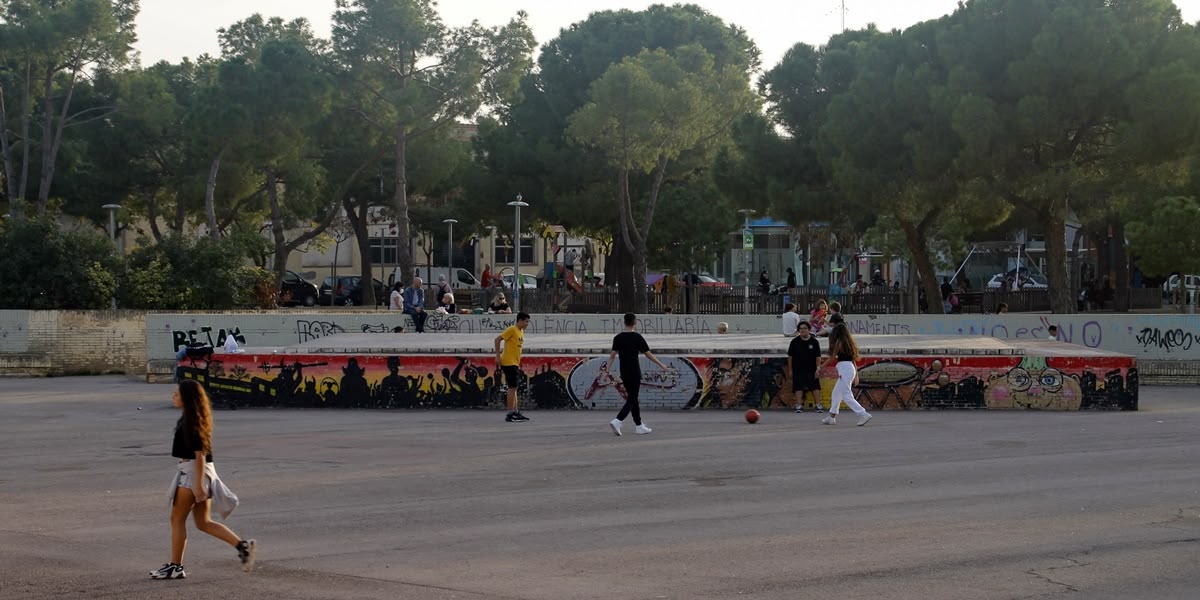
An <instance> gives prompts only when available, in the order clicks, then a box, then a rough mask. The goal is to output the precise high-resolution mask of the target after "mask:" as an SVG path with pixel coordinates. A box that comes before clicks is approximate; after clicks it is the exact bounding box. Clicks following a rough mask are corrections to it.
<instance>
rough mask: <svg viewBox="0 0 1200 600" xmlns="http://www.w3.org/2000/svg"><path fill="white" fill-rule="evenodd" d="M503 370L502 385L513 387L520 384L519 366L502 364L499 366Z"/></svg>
mask: <svg viewBox="0 0 1200 600" xmlns="http://www.w3.org/2000/svg"><path fill="white" fill-rule="evenodd" d="M500 370H501V371H504V385H507V386H508V387H510V388H515V387H517V386H519V385H521V367H518V366H516V365H503V366H501V367H500Z"/></svg>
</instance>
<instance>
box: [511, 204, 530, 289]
mask: <svg viewBox="0 0 1200 600" xmlns="http://www.w3.org/2000/svg"><path fill="white" fill-rule="evenodd" d="M508 205H509V206H511V207H513V208H515V209H516V213H517V215H516V227H515V230H514V231H513V233H514V234H515V235H513V290H512V295H513V306H515V307H517V310H520V309H521V207H523V206H529V203H528V202H523V201H522V200H521V194H517V199H516V200H513V201H512V202H509V203H508Z"/></svg>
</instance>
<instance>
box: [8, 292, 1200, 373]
mask: <svg viewBox="0 0 1200 600" xmlns="http://www.w3.org/2000/svg"><path fill="white" fill-rule="evenodd" d="M512 320H513V317H512V316H511V315H447V316H432V317H431V318H430V320H429V323H428V324H427V325H428V326H429V333H427V334H426V335H444V334H453V333H480V332H492V331H495V332H499V331H502V330H503V329H504V328H505V327H507V326H508V325H509V324H511V323H512ZM722 321H725V322H728V323H729V324H730V327H731V330H732V331H733V332H734V333H774V332H776V331H778V330H779V327H780V321H779V317H778V315H764V316H759V315H750V316H746V315H727V316H717V315H670V316H668V315H648V316H646V317H645V318H644V319H643V321H642V324H641V327H642V331H643V332H644V333H647V334H655V333H688V334H701V335H715V334H716V326H717V323H719V322H722ZM847 324H848V325H849V327H850V328H851V329H852V330H853V331H854V332H856V333H868V334H932V335H986V336H991V337H996V338H1001V339H1008V340H1020V339H1036V338H1042V337H1045V336H1046V335H1047V334H1046V330H1047V328H1048V327H1049V326H1050V325H1058V327H1059V339H1060V340H1062V341H1065V342H1070V343H1075V344H1081V345H1083V346H1086V347H1089V348H1100V349H1103V350H1111V351H1114V352H1122V353H1125V354H1131V355H1133V356H1135V357H1137V358H1138V360H1139V364H1140V365H1141V367H1142V374H1143V377H1144V378H1145V379H1144V380H1143V381H1144V382H1147V383H1148V382H1152V381H1153V382H1154V383H1159V382H1160V381H1159V380H1158V379H1157V375H1158V374H1159V373H1162V375H1163V379H1162V383H1171V382H1178V383H1195V382H1196V381H1200V367H1191V366H1188V365H1200V315H1176V314H1157V315H1142V314H1137V315H1115V314H1080V315H1026V314H1019V315H1018V314H1009V315H945V316H942V315H938V316H928V315H847ZM397 325H404V326H406V327H410V326H411V321H410V320H409V318H408V317H406V316H404V315H397V314H395V313H389V312H386V311H340V310H314V311H308V312H299V311H270V312H214V313H150V314H146V313H143V312H139V311H23V310H2V311H0V358H4V360H5V361H7V362H0V375H4V374H13V375H16V374H19V375H28V374H30V373H31V372H37V373H38V374H63V373H73V372H101V373H103V372H125V373H133V374H142V373H147V372H148V369H147V366H148V365H153V364H157V365H162V367H160V370H163V371H164V373H169V369H168V368H166V365H170V364H173V361H174V355H175V350H176V348H178V347H179V345H180V344H183V343H186V342H188V341H191V340H197V339H199V340H205V341H212V343H213V344H214V345H217V346H219V345H221V344H223V343H224V341H225V337H226V336H228V335H233V336H235V337H236V338H237V339H238V341H239V342H240V343H242V344H243V345H245V346H249V347H250V348H253V347H256V346H289V345H294V344H297V343H302V342H306V341H311V340H313V339H317V338H320V337H324V336H328V335H332V334H335V333H341V332H360V333H361V332H381V333H382V332H386V331H391V329H392V328H393V327H395V326H397ZM620 329H621V325H620V315H582V314H580V315H576V314H549V315H534V319H533V323H532V324H531V327H530V331H529V332H530V335H537V334H541V333H615V332H617V331H619V330H620ZM22 357H23V358H22ZM42 360H46V361H49V365H50V366H49V367H44V368H43V367H40V366H38V365H40V364H42V363H41V362H39V361H42ZM22 361H24V362H22ZM31 361H32V362H31ZM18 363H19V364H18ZM1159 363H1161V368H1158V369H1156V368H1155V367H1156V366H1158V365H1159ZM10 364H11V365H15V366H10V367H6V366H5V365H10ZM1189 369H1191V370H1189Z"/></svg>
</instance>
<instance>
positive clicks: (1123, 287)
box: [1111, 219, 1129, 312]
mask: <svg viewBox="0 0 1200 600" xmlns="http://www.w3.org/2000/svg"><path fill="white" fill-rule="evenodd" d="M1112 230H1113V236H1112V240H1111V241H1112V243H1113V244H1115V248H1114V253H1115V254H1116V256H1115V257H1114V259H1113V265H1112V268H1113V279H1115V281H1113V282H1112V283H1113V288H1115V289H1114V292H1113V293H1114V295H1113V310H1115V311H1117V312H1129V254H1128V253H1127V252H1126V248H1125V223H1123V222H1122V221H1121V220H1120V219H1117V220H1114V222H1113V224H1112Z"/></svg>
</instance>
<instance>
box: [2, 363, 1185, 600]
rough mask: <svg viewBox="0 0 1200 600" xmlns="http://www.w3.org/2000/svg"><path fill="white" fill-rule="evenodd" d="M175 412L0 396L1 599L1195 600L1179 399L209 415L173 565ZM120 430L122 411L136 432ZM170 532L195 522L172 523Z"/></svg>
mask: <svg viewBox="0 0 1200 600" xmlns="http://www.w3.org/2000/svg"><path fill="white" fill-rule="evenodd" d="M171 391H172V388H171V386H168V385H147V384H144V383H138V382H136V381H133V380H131V379H129V378H126V377H119V376H113V377H78V378H60V379H19V380H2V381H0V598H2V599H9V598H13V599H17V598H20V599H26V598H34V599H36V598H59V597H69V598H112V599H122V600H126V599H151V598H154V599H157V598H255V597H258V598H301V599H309V598H312V599H317V598H338V599H341V598H366V599H372V598H380V599H383V598H387V599H394V598H402V599H405V600H444V599H452V598H453V599H463V600H482V599H506V600H517V599H520V600H562V599H591V598H595V599H639V600H640V599H648V600H649V599H681V600H682V599H709V598H712V599H726V598H751V599H760V600H768V599H769V600H783V599H787V600H794V599H797V598H805V599H822V598H839V599H846V598H889V599H890V598H899V599H940V598H946V599H955V600H961V599H976V598H978V599H993V598H994V599H1017V598H1053V597H1059V596H1064V595H1066V596H1071V595H1073V596H1077V597H1079V598H1088V599H1090V600H1094V599H1113V600H1116V599H1122V600H1127V599H1139V598H1146V599H1174V598H1181V599H1182V598H1194V597H1195V596H1196V590H1200V569H1198V568H1197V565H1198V564H1200V469H1198V468H1197V461H1198V460H1200V435H1198V432H1200V396H1198V395H1197V393H1196V391H1195V389H1194V388H1151V387H1143V388H1142V389H1141V398H1140V406H1141V408H1142V410H1140V411H1138V412H1096V413H1092V412H1085V413H1042V412H995V411H945V412H935V411H914V412H880V413H877V414H876V418H875V419H874V420H873V421H871V423H870V424H869V425H868V426H866V427H861V428H860V427H855V426H854V425H853V423H854V420H853V418H852V415H850V414H849V413H846V414H845V417H844V419H843V422H842V423H841V424H839V425H837V426H835V427H828V426H822V425H820V424H819V422H818V419H819V417H818V416H817V415H815V414H812V413H806V414H793V413H790V412H787V413H785V412H768V413H765V414H764V417H763V420H762V421H761V422H760V423H759V424H757V425H748V424H746V423H745V422H744V421H743V420H742V418H741V413H740V412H732V411H703V412H689V411H664V412H649V413H647V414H646V415H645V419H646V423H647V424H648V425H650V426H651V427H653V428H654V433H653V434H651V435H648V436H636V435H632V433H633V427H632V425H631V424H627V425H626V435H625V436H624V437H615V436H613V435H612V434H611V433H610V432H609V430H608V427H607V422H608V420H609V419H611V418H612V415H611V414H610V413H607V412H603V413H601V412H591V411H554V412H549V411H529V412H528V413H527V414H528V416H530V417H531V419H532V421H531V422H529V423H523V424H509V423H504V421H503V416H504V414H503V412H494V411H480V410H460V411H371V410H346V411H338V410H238V411H218V412H216V413H215V420H216V426H215V440H214V443H215V452H214V454H215V463H216V465H217V467H218V469H219V471H220V472H221V475H222V477H223V478H224V479H225V480H226V483H228V484H229V485H230V486H231V487H232V488H233V489H234V490H235V491H236V492H237V493H238V494H239V495H240V496H241V499H242V505H241V507H240V508H239V509H238V511H237V513H235V514H234V515H233V516H232V517H231V519H230V520H229V522H228V523H229V524H230V525H231V526H232V527H233V529H234V530H235V531H237V532H238V533H239V534H241V535H242V536H243V537H255V538H257V539H258V541H259V566H258V568H257V569H256V570H255V571H254V572H253V573H251V574H245V573H242V572H241V571H240V570H239V568H238V562H237V558H236V556H235V553H234V551H233V550H232V549H231V548H229V547H228V546H225V545H223V544H222V543H220V542H218V541H217V540H215V539H213V538H211V537H208V536H206V535H204V534H201V533H198V532H196V531H195V530H194V529H193V528H191V527H189V544H188V551H187V556H186V559H185V561H184V562H185V566H186V568H187V570H188V579H186V580H182V581H151V580H149V579H148V578H147V572H148V571H149V570H150V569H152V568H156V567H158V566H159V565H161V564H162V563H164V562H166V561H167V559H168V550H169V542H170V529H169V526H168V523H167V510H166V509H167V505H166V496H165V491H166V485H167V482H168V479H169V478H170V475H171V473H172V472H173V467H174V460H173V459H172V458H171V457H170V456H169V455H170V441H171V432H172V428H173V425H174V422H175V419H176V418H177V417H178V411H177V410H176V409H173V408H172V407H171V405H170V396H171ZM139 407H141V410H138V409H139ZM189 525H190V523H189Z"/></svg>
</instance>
